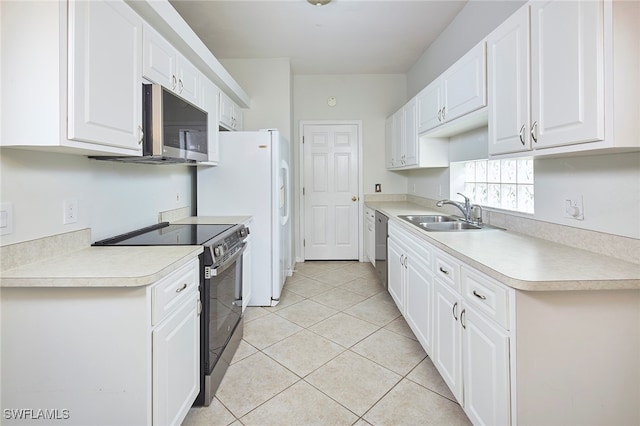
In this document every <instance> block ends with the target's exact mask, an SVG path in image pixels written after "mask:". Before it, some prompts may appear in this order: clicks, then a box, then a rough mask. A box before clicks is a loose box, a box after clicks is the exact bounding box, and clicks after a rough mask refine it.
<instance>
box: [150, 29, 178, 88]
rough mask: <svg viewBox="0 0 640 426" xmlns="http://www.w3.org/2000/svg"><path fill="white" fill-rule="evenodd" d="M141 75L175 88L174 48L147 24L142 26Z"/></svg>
mask: <svg viewBox="0 0 640 426" xmlns="http://www.w3.org/2000/svg"><path fill="white" fill-rule="evenodd" d="M143 31H144V34H143V47H142V51H143V57H142V75H143V76H144V77H145V78H147V79H149V80H151V81H153V82H154V83H157V84H160V85H162V86H164V87H166V88H167V89H171V90H175V89H176V87H177V85H178V79H177V77H176V49H175V48H174V47H173V46H172V45H171V44H169V42H168V41H167V40H165V38H164V37H162V36H161V35H160V34H158V32H157V31H156V30H154V29H153V28H151V27H150V26H149V25H145V26H144V28H143Z"/></svg>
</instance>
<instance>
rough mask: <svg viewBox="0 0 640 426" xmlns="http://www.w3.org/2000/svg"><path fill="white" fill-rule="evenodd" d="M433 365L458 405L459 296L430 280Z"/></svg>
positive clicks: (439, 283)
mask: <svg viewBox="0 0 640 426" xmlns="http://www.w3.org/2000/svg"><path fill="white" fill-rule="evenodd" d="M433 302H434V303H433V314H434V319H433V323H434V329H433V355H432V360H433V364H434V365H435V366H436V368H437V369H438V371H439V372H440V375H441V376H442V378H443V379H444V381H445V382H446V383H447V385H448V386H449V389H451V392H452V393H453V395H454V396H455V397H456V399H457V400H458V402H459V403H460V404H462V403H463V400H462V333H461V330H462V327H460V323H459V319H460V312H462V306H460V305H461V303H460V297H459V296H458V295H457V294H456V293H454V292H453V291H452V290H450V289H449V288H448V286H447V285H446V284H443V283H441V282H439V281H438V280H437V279H436V280H435V281H434V300H433Z"/></svg>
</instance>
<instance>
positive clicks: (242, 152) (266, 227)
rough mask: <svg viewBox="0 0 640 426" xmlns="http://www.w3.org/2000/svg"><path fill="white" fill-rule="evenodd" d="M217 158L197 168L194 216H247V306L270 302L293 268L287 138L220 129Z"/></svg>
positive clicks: (271, 133)
mask: <svg viewBox="0 0 640 426" xmlns="http://www.w3.org/2000/svg"><path fill="white" fill-rule="evenodd" d="M219 143H220V146H219V150H220V162H219V165H218V166H216V167H200V168H198V172H197V175H198V178H197V197H198V200H197V214H198V216H252V217H253V223H252V225H251V227H250V232H251V252H252V255H251V262H252V270H251V271H252V274H251V275H252V284H251V285H252V289H251V292H252V295H251V299H250V301H249V306H275V305H276V304H277V303H278V302H279V300H280V294H281V292H282V288H283V286H284V282H285V280H286V278H287V276H291V274H292V273H293V271H292V268H293V260H292V259H293V256H292V236H291V202H292V194H291V173H290V169H289V163H290V154H289V153H290V149H289V142H288V141H287V140H286V139H284V138H283V137H282V136H281V135H280V132H278V131H277V130H264V131H257V132H220V139H219Z"/></svg>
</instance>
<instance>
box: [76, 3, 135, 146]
mask: <svg viewBox="0 0 640 426" xmlns="http://www.w3.org/2000/svg"><path fill="white" fill-rule="evenodd" d="M68 36H69V84H68V91H69V93H68V105H67V107H68V128H67V132H68V138H69V139H74V140H80V141H85V142H92V143H96V144H101V145H111V146H116V147H121V148H130V149H132V150H135V151H138V152H139V151H141V149H142V148H141V147H142V145H141V142H142V127H141V126H142V86H141V84H142V69H141V67H142V52H141V49H142V20H141V19H140V17H139V16H138V15H137V14H136V13H135V12H133V10H132V9H131V8H130V7H129V6H127V5H126V4H125V3H124V2H122V1H108V2H107V1H78V2H69V29H68Z"/></svg>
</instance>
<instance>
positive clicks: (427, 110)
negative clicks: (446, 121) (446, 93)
mask: <svg viewBox="0 0 640 426" xmlns="http://www.w3.org/2000/svg"><path fill="white" fill-rule="evenodd" d="M442 103H443V99H442V85H441V81H440V79H437V80H435V81H433V82H432V83H431V84H429V85H428V86H427V87H425V88H424V89H423V90H422V91H421V92H420V93H419V94H418V97H417V114H418V133H422V132H425V131H427V130H431V129H433V128H434V127H436V126H438V125H439V124H440V123H441V122H442V117H441V113H440V108H442Z"/></svg>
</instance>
